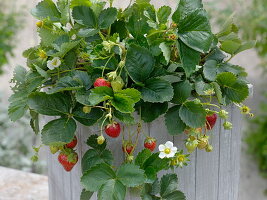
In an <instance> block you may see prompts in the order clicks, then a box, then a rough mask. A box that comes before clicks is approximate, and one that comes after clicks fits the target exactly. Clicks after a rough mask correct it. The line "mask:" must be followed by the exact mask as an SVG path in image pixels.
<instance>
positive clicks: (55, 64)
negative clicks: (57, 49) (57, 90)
mask: <svg viewBox="0 0 267 200" xmlns="http://www.w3.org/2000/svg"><path fill="white" fill-rule="evenodd" d="M60 65H61V61H60V58H59V57H55V58H53V59H52V60H49V61H47V67H48V68H49V69H51V70H53V69H55V68H57V67H59V66H60Z"/></svg>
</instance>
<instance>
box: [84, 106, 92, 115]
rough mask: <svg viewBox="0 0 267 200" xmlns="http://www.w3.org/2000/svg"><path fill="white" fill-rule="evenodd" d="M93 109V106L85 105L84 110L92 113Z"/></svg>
mask: <svg viewBox="0 0 267 200" xmlns="http://www.w3.org/2000/svg"><path fill="white" fill-rule="evenodd" d="M91 110H92V108H91V107H89V106H84V107H83V112H84V113H86V114H88V113H90V112H91Z"/></svg>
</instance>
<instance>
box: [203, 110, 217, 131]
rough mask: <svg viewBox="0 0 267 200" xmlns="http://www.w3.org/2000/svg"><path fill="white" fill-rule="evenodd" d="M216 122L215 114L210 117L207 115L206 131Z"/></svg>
mask: <svg viewBox="0 0 267 200" xmlns="http://www.w3.org/2000/svg"><path fill="white" fill-rule="evenodd" d="M216 121H217V114H216V113H214V114H212V115H207V116H206V127H207V129H208V130H211V129H212V128H213V127H214V125H215V124H216Z"/></svg>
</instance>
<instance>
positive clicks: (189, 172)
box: [48, 106, 242, 200]
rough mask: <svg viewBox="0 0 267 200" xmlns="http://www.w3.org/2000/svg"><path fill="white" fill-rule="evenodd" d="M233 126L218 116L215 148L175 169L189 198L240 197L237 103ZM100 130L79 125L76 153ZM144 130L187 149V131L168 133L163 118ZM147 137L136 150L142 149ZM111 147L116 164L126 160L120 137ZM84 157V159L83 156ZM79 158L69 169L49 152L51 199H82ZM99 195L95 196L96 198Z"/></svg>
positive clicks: (133, 199) (229, 199) (231, 109)
mask: <svg viewBox="0 0 267 200" xmlns="http://www.w3.org/2000/svg"><path fill="white" fill-rule="evenodd" d="M227 110H228V112H229V114H230V119H231V120H230V121H232V123H233V129H232V130H231V131H226V130H224V128H223V127H222V123H223V122H222V121H221V120H218V121H217V124H216V126H215V128H214V129H213V130H212V131H211V132H210V133H209V135H211V144H212V145H213V146H214V151H213V152H211V153H207V152H205V151H201V150H197V151H196V152H195V153H193V154H192V155H191V156H190V160H191V161H190V164H189V165H188V166H185V167H184V168H183V169H177V170H175V172H176V173H177V174H178V177H179V186H180V189H181V190H182V191H183V192H185V194H186V197H187V200H237V199H238V185H239V168H240V149H241V128H242V116H241V114H240V110H239V109H238V108H237V107H236V106H229V107H228V108H227ZM97 131H99V127H84V126H82V125H79V127H78V129H77V133H76V134H77V137H78V140H79V143H78V147H77V153H78V154H79V158H81V157H82V155H83V154H84V153H85V152H86V150H87V145H86V144H85V141H86V140H87V138H88V136H89V135H91V134H95V133H96V132H97ZM144 131H145V132H147V133H148V134H149V135H150V136H152V137H155V138H156V139H157V140H158V144H161V143H165V142H166V141H168V140H169V141H173V142H174V144H175V146H177V147H178V148H183V149H185V145H184V140H185V138H186V136H185V134H181V135H179V136H175V137H172V136H170V135H168V133H167V130H166V127H165V124H164V120H163V118H159V119H157V120H156V121H154V122H153V123H149V124H145V125H144ZM143 140H144V137H143V138H142V137H141V138H140V142H139V143H140V144H139V147H138V148H137V150H136V152H139V151H140V150H141V149H143V146H142V144H143ZM108 143H109V148H110V150H111V151H112V153H113V155H114V158H115V163H114V164H115V165H119V164H121V163H122V162H123V159H124V155H123V152H122V150H121V146H122V144H121V138H117V139H109V141H108ZM80 161H81V160H80ZM80 161H79V163H78V164H77V165H76V166H75V168H74V169H73V171H72V172H70V173H67V172H65V171H64V170H63V168H62V166H61V165H60V164H59V163H58V161H57V155H52V154H50V153H49V154H48V176H49V195H50V198H49V199H50V200H79V196H80V192H81V186H80V177H81V168H80ZM96 199H97V198H96V195H94V196H93V197H92V200H96ZM137 199H140V198H139V197H134V195H132V194H129V195H128V197H127V198H126V200H137Z"/></svg>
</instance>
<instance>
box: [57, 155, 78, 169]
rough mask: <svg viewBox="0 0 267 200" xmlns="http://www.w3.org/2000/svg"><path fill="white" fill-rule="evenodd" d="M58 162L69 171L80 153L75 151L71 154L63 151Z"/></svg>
mask: <svg viewBox="0 0 267 200" xmlns="http://www.w3.org/2000/svg"><path fill="white" fill-rule="evenodd" d="M58 162H59V163H60V164H61V165H62V166H63V167H64V169H65V170H66V171H67V172H69V171H71V170H72V168H73V167H74V166H75V165H76V163H77V162H78V154H77V153H76V152H73V153H71V154H69V155H67V154H65V153H63V152H61V153H60V154H59V155H58Z"/></svg>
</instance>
